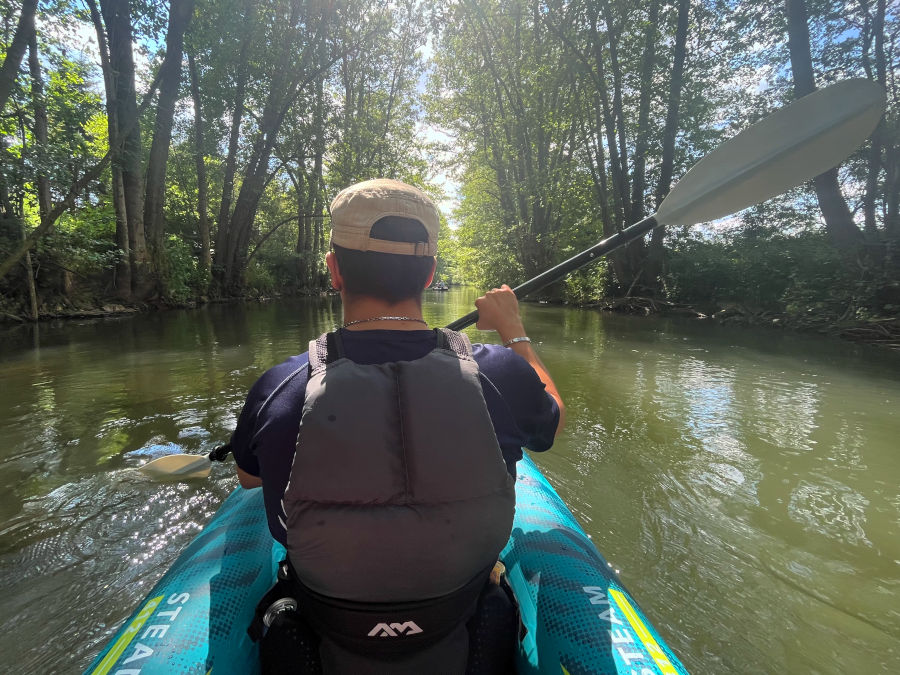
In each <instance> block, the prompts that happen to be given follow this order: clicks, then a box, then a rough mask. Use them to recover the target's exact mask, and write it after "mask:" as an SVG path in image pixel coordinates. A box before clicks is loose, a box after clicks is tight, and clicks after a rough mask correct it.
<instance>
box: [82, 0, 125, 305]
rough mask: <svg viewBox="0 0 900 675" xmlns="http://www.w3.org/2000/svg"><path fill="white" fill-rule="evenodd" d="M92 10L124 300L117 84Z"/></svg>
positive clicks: (93, 6)
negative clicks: (104, 103)
mask: <svg viewBox="0 0 900 675" xmlns="http://www.w3.org/2000/svg"><path fill="white" fill-rule="evenodd" d="M87 4H88V7H89V9H90V12H91V21H92V22H93V24H94V31H95V32H96V33H97V46H98V49H99V52H100V67H101V70H102V71H103V82H104V86H105V90H106V126H107V130H108V132H107V133H108V134H109V149H110V153H111V154H112V161H111V163H112V167H111V174H112V189H111V193H112V201H113V211H114V212H115V214H116V246H117V247H118V248H119V252H120V253H119V255H120V257H119V261H118V263H117V264H116V270H115V278H114V280H113V285H114V286H115V288H116V294H117V295H118V296H119V297H120V298H121V299H123V300H130V299H131V244H130V240H129V238H128V216H127V213H126V209H125V186H124V184H123V182H122V166H121V162H122V149H121V147H120V143H119V125H118V117H117V116H116V112H117V109H118V104H117V102H116V84H115V79H114V77H113V73H112V67H111V66H110V64H109V47H108V46H107V42H106V30H105V29H104V27H103V20H102V19H101V17H100V12H99V11H98V10H97V3H96V2H95V0H87Z"/></svg>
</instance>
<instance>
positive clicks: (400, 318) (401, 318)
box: [341, 316, 428, 328]
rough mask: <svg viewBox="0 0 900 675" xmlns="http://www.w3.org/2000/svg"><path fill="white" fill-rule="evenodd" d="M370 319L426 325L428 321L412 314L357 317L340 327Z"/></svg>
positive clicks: (365, 321) (367, 321) (366, 321)
mask: <svg viewBox="0 0 900 675" xmlns="http://www.w3.org/2000/svg"><path fill="white" fill-rule="evenodd" d="M370 321H415V322H416V323H424V324H425V325H426V326H427V325H428V322H427V321H425V319H417V318H416V317H414V316H373V317H371V318H369V319H357V320H356V321H348V322H347V323H345V324H344V325H343V326H341V328H346V327H347V326H355V325H356V324H358V323H369V322H370Z"/></svg>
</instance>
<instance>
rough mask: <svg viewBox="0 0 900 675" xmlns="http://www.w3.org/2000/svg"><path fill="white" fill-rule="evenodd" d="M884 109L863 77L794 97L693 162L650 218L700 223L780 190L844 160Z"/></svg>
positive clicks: (881, 97)
mask: <svg viewBox="0 0 900 675" xmlns="http://www.w3.org/2000/svg"><path fill="white" fill-rule="evenodd" d="M884 107H885V93H884V90H883V89H882V88H881V87H880V86H878V85H877V84H875V83H874V82H871V81H869V80H864V79H853V80H844V81H843V82H838V83H837V84H833V85H831V86H830V87H827V88H825V89H820V90H818V91H815V92H813V93H812V94H810V95H808V96H804V97H803V98H800V99H797V100H796V101H794V102H793V103H791V104H790V105H788V106H786V107H784V108H782V109H781V110H778V111H777V112H775V113H773V114H772V115H770V116H769V117H766V118H765V119H763V120H761V121H759V122H757V123H756V124H754V125H753V126H751V127H748V128H747V129H745V130H744V131H742V132H741V133H739V134H738V135H737V136H735V137H734V138H731V139H730V140H728V141H726V142H725V143H723V144H722V145H720V146H719V147H718V148H716V149H715V150H713V151H712V152H711V153H709V154H708V155H707V156H706V157H704V158H703V159H701V160H700V161H699V162H697V164H695V165H694V166H693V168H691V170H690V171H688V172H687V173H686V174H685V175H684V176H683V177H682V179H681V180H680V181H678V183H677V184H676V185H675V187H674V188H672V191H671V192H670V193H669V195H668V196H667V197H666V198H665V199H664V200H663V202H662V204H660V207H659V211H657V212H656V220H657V221H658V222H659V223H661V224H664V225H693V224H695V223H703V222H708V221H710V220H715V219H716V218H721V217H723V216H727V215H729V214H732V213H735V212H737V211H740V210H741V209H744V208H746V207H748V206H752V205H753V204H758V203H760V202H763V201H765V200H767V199H769V198H770V197H774V196H775V195H779V194H781V193H783V192H786V191H787V190H789V189H791V188H792V187H795V186H797V185H800V184H801V183H803V182H805V181H807V180H809V179H810V178H813V177H815V176H818V175H819V174H820V173H824V172H825V171H827V170H828V169H831V168H833V167H835V166H837V165H838V164H840V163H841V162H842V161H844V160H845V159H846V158H847V157H848V156H849V155H850V154H851V153H852V152H853V151H854V150H855V149H856V148H858V147H859V146H860V145H861V144H862V142H863V141H864V140H865V139H866V138H867V137H868V136H869V134H871V133H872V131H873V130H874V129H875V127H876V126H877V124H878V120H880V119H881V116H882V114H883V113H884Z"/></svg>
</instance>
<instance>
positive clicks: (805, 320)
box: [585, 297, 900, 351]
mask: <svg viewBox="0 0 900 675" xmlns="http://www.w3.org/2000/svg"><path fill="white" fill-rule="evenodd" d="M585 308H588V309H595V310H599V311H605V312H616V313H622V314H637V315H643V316H650V315H658V316H679V317H688V318H694V319H697V320H703V321H715V322H716V323H719V324H722V325H732V326H748V327H749V326H754V327H768V328H775V329H779V330H789V331H794V332H796V333H816V334H819V335H828V336H831V337H837V338H841V339H843V340H849V341H851V342H860V343H865V344H873V345H878V346H880V347H886V348H887V349H892V350H895V351H900V317H877V318H872V319H864V320H863V319H839V320H836V321H835V320H833V319H831V318H830V317H827V316H824V315H822V314H817V313H815V312H813V311H812V310H810V311H809V312H808V313H807V314H806V315H804V316H800V317H798V316H793V315H790V314H785V313H779V312H769V311H753V310H751V309H749V308H747V307H744V306H740V305H732V306H729V307H723V308H721V309H717V310H716V311H713V312H709V313H704V312H701V311H700V310H698V309H696V308H695V307H692V306H689V305H679V304H675V303H671V302H666V301H665V300H657V299H654V298H643V297H632V298H609V299H606V300H603V301H601V302H594V303H590V304H588V305H585Z"/></svg>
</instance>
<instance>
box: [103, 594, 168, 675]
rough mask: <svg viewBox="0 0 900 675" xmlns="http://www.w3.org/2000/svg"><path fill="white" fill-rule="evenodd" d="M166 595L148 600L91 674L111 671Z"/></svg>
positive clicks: (104, 673)
mask: <svg viewBox="0 0 900 675" xmlns="http://www.w3.org/2000/svg"><path fill="white" fill-rule="evenodd" d="M164 597H165V596H164V595H160V596H159V597H156V598H150V599H149V600H148V601H147V604H146V605H144V606H143V607H141V611H140V612H138V615H137V616H136V617H134V621H132V622H131V624H130V625H129V626H128V628H126V629H125V632H124V633H122V635H120V636H119V639H118V640H116V642H115V644H114V645H113V646H112V648H111V649H110V650H109V651H108V652H107V653H106V656H105V657H104V658H103V660H102V661H101V662H100V663H98V664H97V667H96V668H94V670H92V671H91V675H106V674H107V673H108V672H109V671H110V669H111V668H112V667H113V666H114V665H115V664H116V661H118V660H119V657H120V656H122V654H123V652H124V651H125V650H126V649H127V648H128V645H130V644H131V641H132V640H134V637H135V636H136V635H137V634H138V631H140V630H141V627H142V626H143V625H144V624H145V623H146V622H147V619H149V618H150V617H151V616H153V612H154V611H156V608H157V607H159V603H161V602H162V599H163V598H164Z"/></svg>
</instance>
